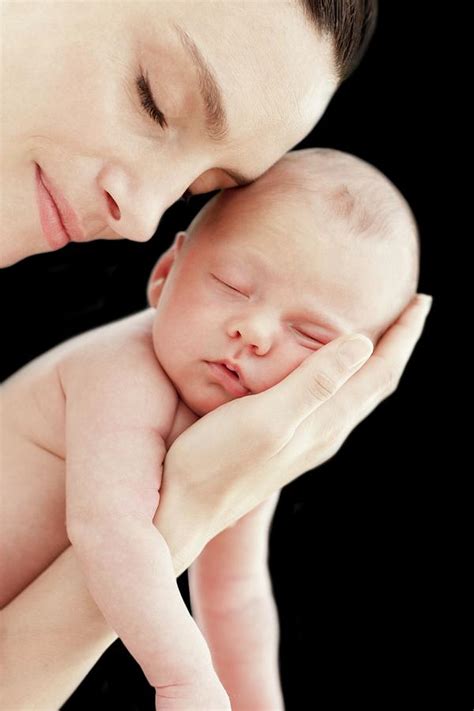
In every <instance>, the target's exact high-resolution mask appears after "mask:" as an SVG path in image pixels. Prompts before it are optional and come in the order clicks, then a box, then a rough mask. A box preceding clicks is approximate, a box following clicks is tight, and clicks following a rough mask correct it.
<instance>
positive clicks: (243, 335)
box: [229, 316, 276, 356]
mask: <svg viewBox="0 0 474 711" xmlns="http://www.w3.org/2000/svg"><path fill="white" fill-rule="evenodd" d="M275 331H276V329H275V325H274V324H273V323H272V321H271V320H270V319H268V318H265V317H262V316H260V317H259V316H253V317H251V318H250V317H249V318H241V319H238V320H236V321H234V322H233V324H232V325H231V327H230V329H229V335H230V337H231V338H233V339H236V340H238V341H239V344H240V345H242V346H245V347H250V348H251V349H252V350H253V351H254V352H255V354H256V355H259V356H263V355H266V353H268V352H269V351H270V349H271V347H272V344H273V341H274V338H275Z"/></svg>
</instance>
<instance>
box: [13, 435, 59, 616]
mask: <svg viewBox="0 0 474 711" xmlns="http://www.w3.org/2000/svg"><path fill="white" fill-rule="evenodd" d="M1 434H2V462H1V465H2V466H1V478H0V496H1V521H2V523H1V535H0V540H1V543H0V607H4V606H5V605H6V604H8V602H10V600H12V599H13V598H14V597H15V596H16V595H18V593H20V592H21V591H22V590H23V589H24V588H25V587H26V586H27V585H28V584H29V583H30V582H31V581H33V580H34V579H35V578H36V577H37V576H38V575H39V574H40V573H41V572H42V571H43V570H44V569H45V568H47V566H48V565H50V563H51V562H52V561H53V560H55V558H57V556H58V555H59V554H60V553H62V551H64V550H65V549H66V548H67V547H68V546H69V545H70V543H69V539H68V537H67V533H66V522H65V491H64V470H65V465H64V460H63V459H60V458H59V457H57V456H55V455H53V454H51V453H50V452H47V451H45V450H44V449H42V448H41V447H39V446H38V445H36V444H34V443H33V442H31V441H29V440H27V439H25V438H24V437H23V436H22V435H20V434H18V433H17V432H12V431H10V430H9V429H8V426H7V424H6V422H5V421H4V422H3V424H2V433H1Z"/></svg>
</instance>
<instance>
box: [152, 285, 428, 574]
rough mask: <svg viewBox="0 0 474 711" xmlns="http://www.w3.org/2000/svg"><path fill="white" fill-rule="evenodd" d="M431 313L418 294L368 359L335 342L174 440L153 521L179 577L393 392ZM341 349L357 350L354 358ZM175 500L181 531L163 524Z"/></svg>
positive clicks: (345, 340) (360, 339) (354, 339)
mask: <svg viewBox="0 0 474 711" xmlns="http://www.w3.org/2000/svg"><path fill="white" fill-rule="evenodd" d="M430 305H431V297H428V296H426V295H424V294H417V295H416V296H415V297H414V298H413V300H412V301H411V302H410V304H409V305H408V306H407V308H406V309H405V311H404V312H403V313H402V314H401V316H400V317H399V319H398V320H397V321H396V322H395V324H393V325H392V326H391V327H390V328H389V329H388V331H387V332H386V333H385V334H384V336H383V337H382V338H381V339H380V341H379V342H378V344H377V348H376V349H375V351H374V353H373V354H372V356H371V357H370V358H369V356H370V353H371V347H372V344H371V342H370V341H369V340H368V339H367V338H365V337H364V336H341V337H340V338H338V339H335V340H334V341H332V342H331V343H328V344H327V345H326V346H324V348H321V349H320V350H318V351H317V353H315V354H314V355H312V356H311V357H309V358H307V359H306V360H305V361H304V362H303V363H302V364H301V365H300V366H299V367H298V368H297V369H296V370H295V371H293V372H292V373H290V375H288V376H287V377H286V378H285V379H284V380H283V381H282V382H281V383H278V384H277V385H275V386H274V387H273V388H270V389H269V390H266V391H265V392H262V393H259V394H257V395H249V396H247V397H243V398H240V399H237V400H233V401H231V402H229V403H226V404H225V405H222V406H221V407H219V408H217V409H216V410H213V411H212V412H210V413H208V414H207V415H205V416H204V417H202V418H201V419H200V420H198V421H197V422H195V423H194V424H193V425H191V427H189V429H187V430H185V431H184V432H183V433H182V434H181V435H180V436H179V437H178V438H177V439H176V441H175V442H174V443H173V445H172V446H171V448H170V449H169V451H168V453H167V456H166V459H165V465H164V483H163V486H162V490H161V497H162V502H163V500H164V499H165V498H167V501H166V503H167V505H166V507H165V506H163V505H161V506H160V507H159V508H158V512H157V516H156V519H155V523H156V525H157V526H158V528H159V529H160V530H161V531H162V532H164V531H166V539H167V542H168V544H169V546H170V548H171V549H172V550H173V551H179V552H180V553H179V556H178V559H176V557H175V560H174V563H175V568H176V572H177V573H180V572H182V570H184V569H185V568H186V567H187V566H188V565H189V564H190V563H191V561H192V560H193V559H194V558H195V557H196V556H197V555H198V553H199V552H200V551H201V550H202V548H203V547H204V545H205V544H206V542H207V541H208V540H210V539H211V538H212V537H213V536H214V535H215V534H216V533H217V532H219V531H221V530H222V529H224V528H226V527H227V526H228V525H230V524H232V523H234V522H235V521H236V520H237V519H238V518H240V517H241V516H243V515H244V514H245V513H247V512H248V511H250V510H251V509H252V508H254V507H255V506H256V505H257V504H259V503H260V502H262V501H263V500H264V499H265V498H267V497H268V496H269V495H270V494H272V493H273V492H275V491H277V490H278V489H280V488H281V487H282V486H284V485H285V484H287V483H288V482H290V481H292V480H293V479H295V478H296V477H297V476H299V475H300V474H303V473H304V472H306V471H308V470H309V469H312V468H313V467H316V466H318V465H320V464H322V463H323V462H325V461H326V460H327V459H329V458H330V457H332V456H333V455H334V454H335V453H336V452H337V450H338V449H339V448H340V447H341V445H342V444H343V442H344V441H345V439H346V437H347V436H348V434H349V433H350V432H351V431H352V430H353V429H354V427H356V425H358V424H359V422H361V421H362V420H363V419H364V418H365V417H366V416H367V415H368V414H369V413H370V412H371V411H372V410H373V409H374V408H375V407H376V406H377V405H378V404H379V403H380V402H382V401H383V400H384V399H385V398H386V397H387V396H388V395H390V394H391V393H393V392H394V391H395V390H396V388H397V386H398V383H399V380H400V378H401V376H402V373H403V371H404V369H405V366H406V364H407V362H408V360H409V358H410V355H411V353H412V351H413V349H414V347H415V345H416V343H417V341H418V339H419V337H420V335H421V333H422V330H423V325H424V322H425V318H426V316H427V314H428V312H429V308H430ZM348 346H349V347H350V346H356V351H357V353H356V354H355V356H354V357H351V355H349V354H348V350H347V348H348ZM367 359H368V361H367ZM357 361H359V362H357ZM365 361H367V362H365ZM183 500H185V501H186V507H187V526H186V528H185V529H184V528H183V527H176V526H175V527H174V528H173V525H172V518H170V517H172V516H173V512H174V511H176V507H179V505H180V501H181V502H182V501H183ZM178 529H179V530H178ZM170 536H172V539H170V538H169V537H170Z"/></svg>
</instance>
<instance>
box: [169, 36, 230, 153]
mask: <svg viewBox="0 0 474 711" xmlns="http://www.w3.org/2000/svg"><path fill="white" fill-rule="evenodd" d="M174 29H175V30H176V32H177V34H178V37H179V39H180V41H181V44H182V46H183V47H184V49H185V50H186V52H187V54H188V56H189V57H190V58H191V61H192V62H193V64H194V66H195V68H196V69H197V72H198V76H199V90H200V93H201V96H202V99H203V101H204V106H205V109H206V123H207V130H208V132H209V137H210V138H212V139H213V140H214V141H222V140H223V139H224V138H225V137H226V135H227V133H228V130H229V125H228V123H227V116H226V113H225V109H224V104H223V100H222V91H221V89H220V87H219V84H218V82H217V79H216V76H215V73H214V71H213V69H212V67H211V66H210V65H209V63H208V62H207V61H206V60H205V59H204V57H203V55H202V54H201V51H200V49H199V48H198V46H197V45H196V43H195V42H194V40H193V39H192V38H191V37H190V36H189V35H188V33H187V32H186V31H185V30H183V28H182V27H180V26H179V25H176V24H175V25H174Z"/></svg>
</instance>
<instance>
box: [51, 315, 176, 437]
mask: <svg viewBox="0 0 474 711" xmlns="http://www.w3.org/2000/svg"><path fill="white" fill-rule="evenodd" d="M152 322H153V311H152V310H151V309H148V310H147V311H143V312H140V313H139V314H135V315H134V316H131V317H128V318H126V319H122V320H121V321H117V322H115V323H113V324H110V325H107V326H104V327H102V328H98V329H95V330H94V331H91V332H89V333H87V334H84V335H83V336H80V337H79V338H76V339H73V340H72V341H70V342H68V343H67V344H66V345H65V348H64V351H63V354H62V358H61V360H60V363H59V365H58V369H59V374H60V379H61V383H62V385H63V388H64V392H65V394H66V399H69V400H72V401H74V399H79V400H80V401H81V402H84V401H85V400H86V399H87V400H89V401H92V402H93V403H94V407H95V408H96V410H97V412H98V413H99V414H100V413H103V414H104V415H105V416H107V415H108V414H109V413H110V414H112V413H113V417H114V420H116V421H117V422H118V424H119V426H120V420H123V424H125V423H128V424H130V423H131V422H135V423H136V426H143V427H147V426H149V427H153V428H154V429H157V430H159V431H160V432H161V433H162V434H163V436H166V434H167V432H168V431H169V428H170V427H171V423H172V420H173V417H174V414H175V411H176V407H177V403H178V396H177V393H176V390H175V388H174V386H173V384H172V383H171V381H170V380H169V378H168V376H167V375H166V373H165V372H164V370H163V368H162V367H161V365H160V363H159V362H158V360H157V358H156V355H155V352H154V349H153V342H152ZM71 404H73V403H71ZM89 411H90V410H89ZM132 426H133V425H132Z"/></svg>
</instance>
